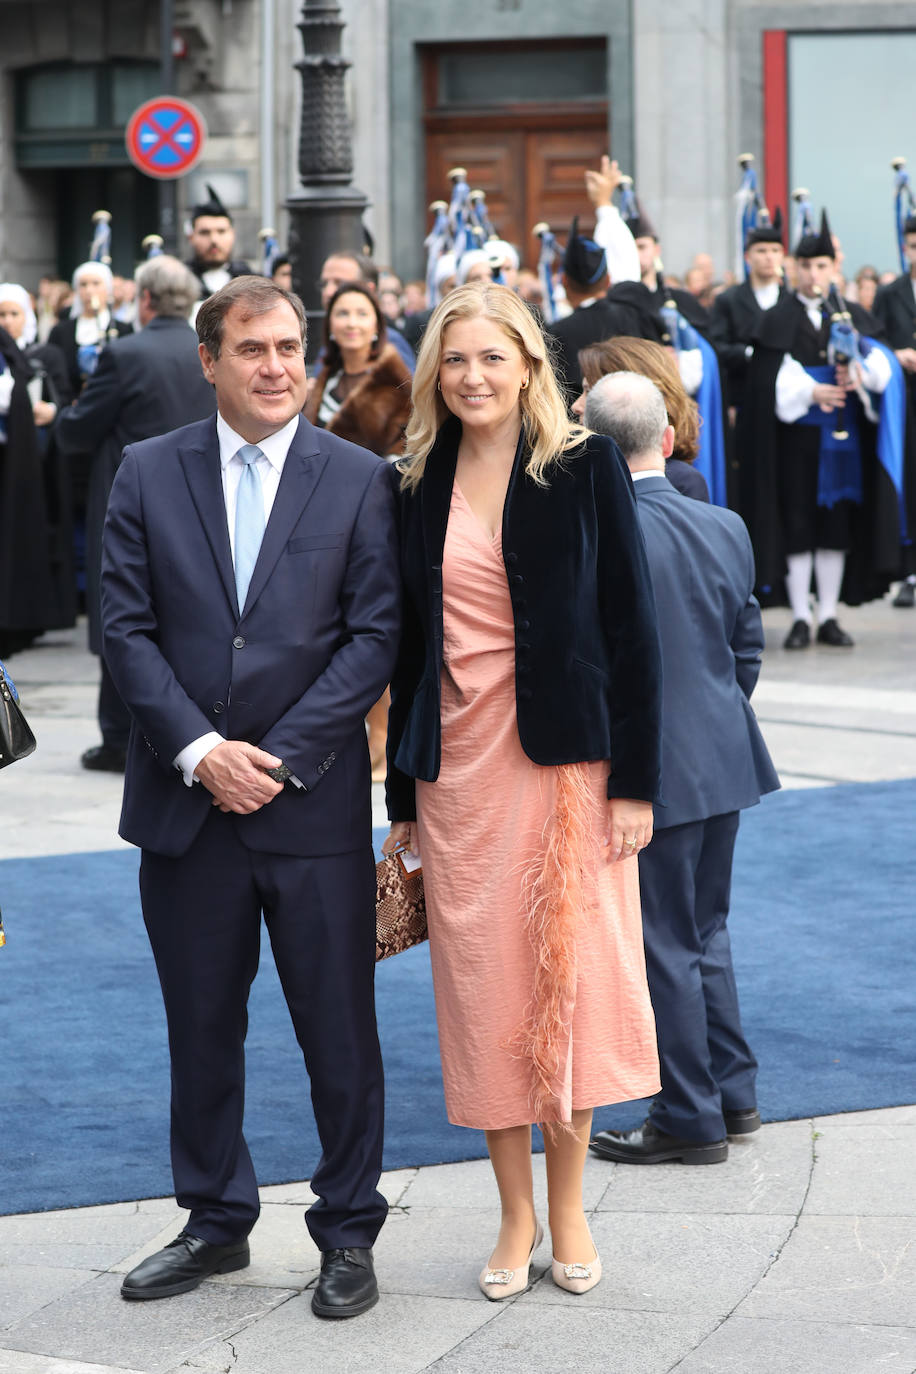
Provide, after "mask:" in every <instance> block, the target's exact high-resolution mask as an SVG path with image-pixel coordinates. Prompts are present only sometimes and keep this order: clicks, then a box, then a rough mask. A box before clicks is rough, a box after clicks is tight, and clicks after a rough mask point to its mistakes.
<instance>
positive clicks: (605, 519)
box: [388, 420, 661, 820]
mask: <svg viewBox="0 0 916 1374" xmlns="http://www.w3.org/2000/svg"><path fill="white" fill-rule="evenodd" d="M460 434H461V428H460V425H459V423H458V421H457V420H449V421H447V422H446V424H445V425H443V427H442V429H441V430H440V431H439V435H438V437H437V440H436V443H435V445H434V447H433V449H432V451H431V453H430V455H429V458H428V460H427V464H426V470H425V473H424V475H423V478H422V481H421V482H420V486H419V489H418V490H417V491H416V492H414V493H404V492H402V493H401V497H400V516H401V521H400V524H401V530H400V544H401V570H402V574H403V578H404V590H405V606H404V630H403V635H402V641H401V651H400V654H399V658H398V665H397V668H396V670H395V674H394V677H393V679H392V684H391V712H390V715H389V722H388V758H389V766H388V807H389V814H390V816H391V819H392V820H412V819H414V817H415V815H416V811H415V800H414V790H415V789H414V779H416V778H421V779H423V780H425V781H428V782H431V781H434V780H435V778H436V777H438V774H439V761H440V742H441V720H440V680H441V672H442V649H443V624H442V553H443V548H444V545H445V534H446V526H447V524H448V513H449V503H450V501H451V495H452V486H453V483H454V480H455V468H456V465H457V457H458V441H459V438H460ZM528 456H529V454H528V450H527V448H526V446H525V444H524V442H523V440H522V439H521V438H520V439H519V445H518V449H517V451H516V455H515V462H514V465H513V468H512V475H511V477H510V479H509V486H508V490H507V492H506V502H505V507H504V509H503V524H502V548H503V559H504V561H505V565H506V577H507V579H508V584H509V592H510V595H511V598H512V610H513V616H514V620H515V674H516V692H515V698H516V711H517V716H518V732H519V738H520V740H521V744H522V748H523V749H524V751H525V753H526V754H527V755H528V757H529V758H530V759H532V760H533V761H534V762H535V763H539V764H559V763H577V762H581V761H585V760H592V761H593V760H598V759H609V760H610V765H611V771H610V776H609V778H608V796H609V797H632V798H636V799H639V800H643V801H655V800H657V799H658V789H659V730H660V721H659V717H660V706H661V664H660V651H659V644H658V632H657V629H656V623H655V606H654V602H653V597H652V587H651V583H650V578H649V569H648V565H647V562H646V553H645V548H644V545H643V540H642V535H641V534H640V530H639V523H638V520H637V517H636V510H635V504H634V500H633V488H632V483H631V482H630V477H629V473H628V471H627V469H626V467H625V465H624V462H623V459H622V458H621V457H620V453H619V451H618V449H617V448H616V446H615V445H614V444H613V443H612V442H611V440H610V439H604V438H600V437H598V436H597V435H591V436H589V438H588V440H587V441H586V443H585V445H584V446H583V448H582V449H581V450H580V451H579V452H577V453H575V454H570V455H569V456H568V458H567V459H566V460H565V461H564V463H563V465H562V466H561V467H558V468H555V469H554V470H553V471H552V473H551V474H550V478H549V483H550V485H549V486H548V487H546V488H545V487H539V486H538V485H537V484H536V483H535V482H533V481H532V480H531V478H530V477H528V476H527V475H526V473H525V471H524V467H525V463H526V462H527V459H528ZM494 782H497V783H498V779H496V780H495V779H490V778H485V777H481V779H480V787H481V798H482V799H483V798H484V797H485V795H486V789H487V788H488V787H489V786H491V785H493V783H494Z"/></svg>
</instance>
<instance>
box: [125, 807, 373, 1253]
mask: <svg viewBox="0 0 916 1374" xmlns="http://www.w3.org/2000/svg"><path fill="white" fill-rule="evenodd" d="M243 826H244V820H242V819H240V818H239V817H235V816H232V815H226V814H224V813H222V812H220V811H219V810H218V809H217V808H215V807H214V809H213V811H212V812H211V814H210V815H209V816H208V818H207V820H206V821H205V823H204V826H203V829H202V830H201V832H200V834H199V836H198V837H197V839H196V840H195V841H194V843H193V844H192V846H191V848H190V849H189V850H188V852H187V853H186V854H184V855H182V856H181V857H179V858H168V857H165V856H164V855H161V854H154V853H152V852H150V851H149V850H144V851H143V854H142V859H141V865H140V893H141V898H142V903H143V916H144V920H145V922H146V928H147V931H148V934H149V939H150V944H151V945H152V949H153V954H154V957H155V960H156V966H157V969H158V973H159V981H160V985H161V988H162V996H163V1000H164V1002H165V1010H166V1017H167V1021H168V1032H169V1049H170V1053H171V1064H172V1125H171V1145H172V1171H173V1175H174V1180H175V1196H176V1199H177V1201H178V1204H179V1206H180V1207H184V1208H186V1209H187V1210H188V1211H189V1212H190V1214H191V1215H190V1218H189V1220H188V1222H187V1228H188V1230H189V1231H190V1232H191V1234H192V1235H195V1236H199V1237H200V1239H201V1240H205V1241H208V1242H209V1243H211V1244H213V1245H226V1244H230V1243H232V1242H234V1241H237V1240H239V1239H241V1238H242V1237H244V1236H246V1235H247V1234H248V1232H249V1231H250V1230H251V1228H252V1226H253V1225H254V1223H255V1221H256V1220H257V1217H258V1212H259V1203H258V1188H257V1180H256V1178H255V1174H254V1169H253V1167H252V1162H251V1158H250V1156H249V1153H248V1147H247V1145H246V1143H245V1139H244V1136H243V1134H242V1117H243V1112H244V1098H245V1035H246V1032H247V1029H248V1010H247V1003H248V993H249V989H250V987H251V984H252V982H253V981H254V977H255V974H256V973H257V969H258V959H259V953H260V930H261V914H262V912H263V915H264V920H265V924H266V926H267V931H268V934H269V936H270V943H271V948H272V950H273V954H274V960H275V962H276V966H277V972H278V974H279V976H280V982H281V984H282V987H283V993H284V996H285V998H286V1002H287V1005H288V1007H289V1010H290V1015H291V1017H292V1022H293V1027H294V1029H295V1033H296V1038H297V1040H298V1042H299V1045H300V1047H301V1049H302V1052H303V1055H304V1058H305V1066H306V1069H307V1070H308V1074H309V1077H310V1080H311V1097H312V1107H313V1110H314V1113H315V1121H316V1125H317V1127H318V1134H319V1138H320V1140H321V1145H322V1155H321V1159H320V1162H319V1164H318V1167H317V1168H316V1169H315V1171H314V1173H313V1174H312V1177H311V1187H312V1191H313V1192H314V1193H315V1194H316V1195H317V1197H318V1201H317V1202H316V1203H315V1204H314V1205H313V1206H312V1207H311V1208H310V1210H309V1211H308V1212H307V1213H306V1222H307V1224H308V1228H309V1231H310V1232H311V1235H312V1239H313V1240H314V1241H315V1243H316V1245H317V1246H318V1248H319V1249H320V1250H330V1249H340V1248H344V1247H346V1246H370V1245H372V1244H373V1242H374V1241H375V1237H376V1235H377V1234H378V1232H379V1230H380V1229H381V1227H382V1223H383V1222H384V1219H385V1216H386V1215H387V1211H388V1208H387V1204H386V1202H385V1199H384V1198H383V1197H382V1195H381V1194H380V1193H379V1192H378V1189H377V1184H378V1179H379V1174H380V1172H381V1167H382V1132H383V1124H384V1088H383V1079H382V1059H381V1051H380V1049H379V1042H378V1033H377V1030H376V1023H375V1000H374V977H375V865H374V860H373V856H372V851H371V849H370V847H369V846H368V845H367V846H366V848H365V849H360V850H358V851H356V852H353V853H346V854H334V855H331V856H327V857H319V858H301V857H298V856H291V855H279V854H269V853H263V852H261V851H258V850H252V849H248V848H247V847H246V846H245V844H244V843H243V842H242V840H241V838H240V835H239V832H240V830H242V828H243ZM276 1128H277V1130H282V1129H283V1122H282V1121H278V1122H277V1123H276ZM308 1165H309V1161H308V1160H306V1159H303V1160H302V1170H301V1176H302V1177H307V1176H308Z"/></svg>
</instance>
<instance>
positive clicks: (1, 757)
mask: <svg viewBox="0 0 916 1374" xmlns="http://www.w3.org/2000/svg"><path fill="white" fill-rule="evenodd" d="M34 749H35V736H34V735H33V734H32V732H31V730H30V729H29V723H28V721H27V720H26V718H25V716H24V715H23V714H22V708H21V707H20V705H19V694H18V692H17V691H16V688H15V687H14V686H13V683H12V681H11V680H10V678H9V677H8V676H7V673H6V669H5V668H4V666H3V664H2V663H0V768H6V767H7V766H8V765H9V764H11V763H16V761H17V760H18V759H24V758H28V756H29V754H31V753H32V752H33V751H34Z"/></svg>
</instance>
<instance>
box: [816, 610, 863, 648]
mask: <svg viewBox="0 0 916 1374" xmlns="http://www.w3.org/2000/svg"><path fill="white" fill-rule="evenodd" d="M817 642H818V644H829V645H830V647H831V649H851V648H852V646H853V645H854V644H855V640H854V639H853V638H852V636H851V635H848V634H847V633H846V631H845V630H844V629H842V628H841V627H840V626H839V625H838V624H837V622H836V621H835V620H834V619H833V618H832V617H831V619H830V620H825V621H824V623H823V625H821V626H819V627H818V631H817Z"/></svg>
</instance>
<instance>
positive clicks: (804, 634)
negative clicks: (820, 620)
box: [782, 620, 811, 649]
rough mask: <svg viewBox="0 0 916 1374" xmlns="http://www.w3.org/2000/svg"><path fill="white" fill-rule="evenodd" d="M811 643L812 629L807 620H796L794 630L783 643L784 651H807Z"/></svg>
mask: <svg viewBox="0 0 916 1374" xmlns="http://www.w3.org/2000/svg"><path fill="white" fill-rule="evenodd" d="M810 643H811V627H810V625H809V624H808V622H807V620H795V621H793V622H792V628H791V630H790V631H789V633H788V634H787V635H786V637H785V639H784V640H783V641H782V647H783V648H784V649H807V647H808V645H809V644H810Z"/></svg>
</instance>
